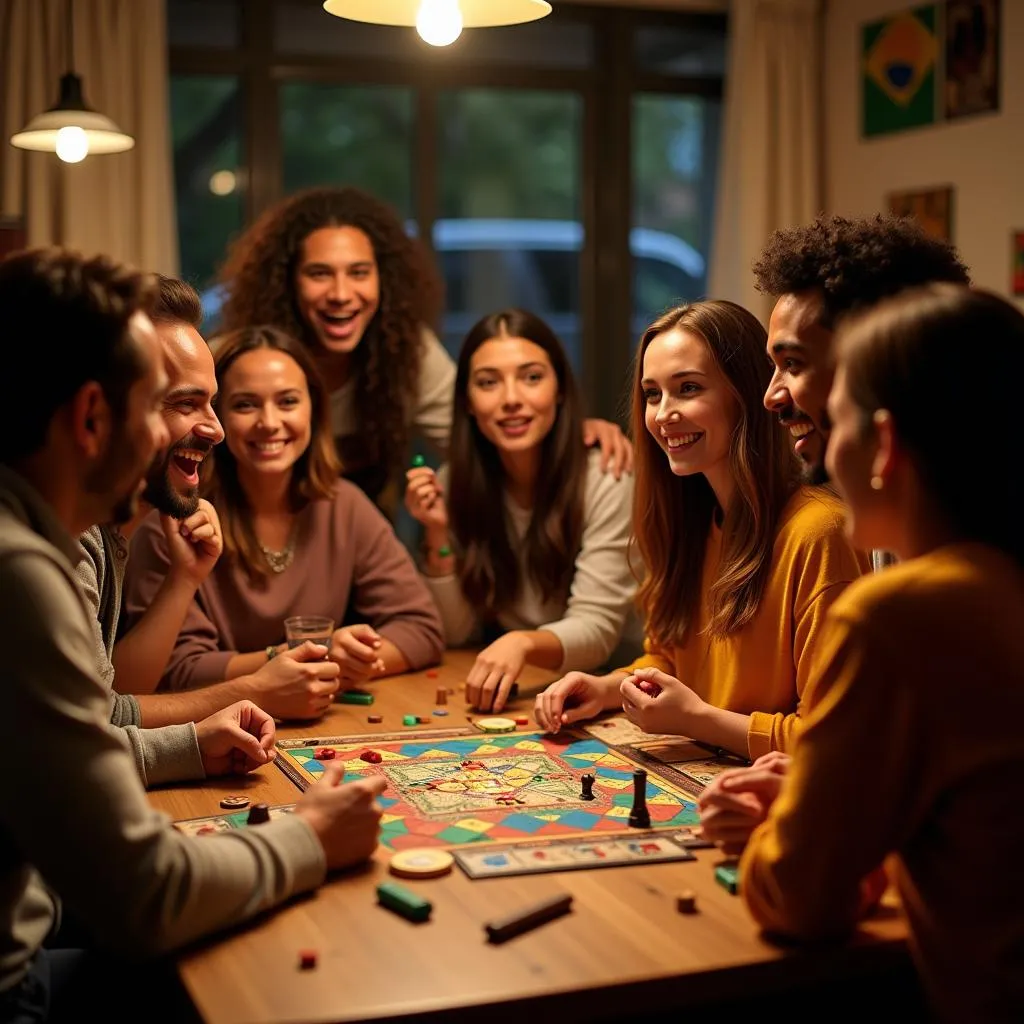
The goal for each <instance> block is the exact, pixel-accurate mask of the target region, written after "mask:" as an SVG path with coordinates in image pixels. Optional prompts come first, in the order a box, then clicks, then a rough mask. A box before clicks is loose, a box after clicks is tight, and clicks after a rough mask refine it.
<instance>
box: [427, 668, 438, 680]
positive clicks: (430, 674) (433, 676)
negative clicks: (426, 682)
mask: <svg viewBox="0 0 1024 1024" xmlns="http://www.w3.org/2000/svg"><path fill="white" fill-rule="evenodd" d="M427 678H428V679H436V678H437V669H436V668H432V669H430V671H429V672H427Z"/></svg>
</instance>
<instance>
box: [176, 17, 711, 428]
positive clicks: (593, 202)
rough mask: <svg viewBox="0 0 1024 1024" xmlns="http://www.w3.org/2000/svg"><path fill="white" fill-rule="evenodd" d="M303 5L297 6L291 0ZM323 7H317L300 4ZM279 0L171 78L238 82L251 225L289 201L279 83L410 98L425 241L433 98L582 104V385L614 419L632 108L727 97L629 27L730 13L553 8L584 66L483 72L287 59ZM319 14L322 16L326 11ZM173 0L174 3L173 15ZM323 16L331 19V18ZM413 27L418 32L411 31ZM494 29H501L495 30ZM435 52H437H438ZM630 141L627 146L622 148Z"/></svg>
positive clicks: (629, 340)
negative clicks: (277, 34) (645, 62)
mask: <svg viewBox="0 0 1024 1024" xmlns="http://www.w3.org/2000/svg"><path fill="white" fill-rule="evenodd" d="M292 2H293V3H294V2H296V0H292ZM299 2H304V3H307V4H308V5H309V6H310V7H315V8H317V9H320V8H321V3H320V0H299ZM274 9H275V0H244V2H243V3H239V11H238V21H239V36H240V45H239V46H238V47H237V48H236V49H233V50H228V49H215V48H206V47H200V46H195V47H181V46H174V47H171V48H170V51H169V73H170V74H171V75H172V76H173V75H192V74H197V75H198V74H215V75H229V76H237V77H238V79H239V88H240V92H241V96H242V110H243V112H244V114H243V124H242V126H241V128H242V133H241V151H242V157H243V160H244V163H245V168H246V171H247V173H246V175H244V176H243V177H242V179H241V180H243V181H244V182H245V185H244V196H243V210H244V224H250V223H252V221H253V220H254V219H255V218H256V217H257V216H259V214H260V213H261V212H262V211H263V210H265V209H266V208H267V207H268V206H271V205H272V204H274V203H275V202H277V201H278V200H279V199H280V198H281V197H282V194H283V188H282V170H283V154H282V149H281V135H280V130H279V123H280V110H279V105H278V87H279V85H280V84H281V83H282V82H287V81H291V80H303V81H316V82H325V83H331V84H336V85H349V86H353V85H355V86H358V85H391V86H405V87H408V88H411V89H412V90H413V93H414V114H413V123H414V127H413V140H412V148H413V159H414V161H415V165H416V167H417V173H416V174H415V175H414V176H413V197H412V199H413V209H414V211H415V219H416V221H417V223H418V225H419V234H420V237H421V238H422V239H424V240H425V241H426V242H427V243H428V244H430V240H431V239H432V237H433V226H434V222H435V221H436V220H437V219H438V205H439V201H440V193H439V187H438V186H439V182H438V173H439V165H438V158H439V137H438V136H439V132H438V128H439V124H438V106H439V104H438V96H439V94H440V93H441V92H443V91H445V90H450V89H453V88H456V89H457V88H460V87H472V88H486V89H502V88H507V89H541V90H552V91H557V90H568V91H572V92H576V93H578V94H579V95H580V97H581V100H582V105H583V117H582V123H581V138H580V146H581V150H580V182H579V189H580V192H579V196H580V216H581V220H582V222H583V228H584V243H583V248H582V250H581V253H580V332H581V338H580V345H581V363H582V370H581V381H580V384H581V387H582V390H583V393H584V395H585V396H586V400H587V402H586V404H587V408H588V410H589V411H590V412H591V414H592V415H597V416H603V417H605V418H608V419H619V418H620V414H621V413H622V412H623V389H622V381H623V379H624V378H625V375H626V372H627V368H628V366H629V364H630V361H631V360H632V354H633V346H634V344H635V341H636V339H635V338H633V337H632V335H633V322H632V321H633V315H632V307H633V296H632V285H633V267H632V258H631V253H630V245H629V238H630V231H631V229H632V211H633V181H632V160H631V154H632V148H631V145H630V144H629V140H631V139H632V130H633V125H632V106H633V98H634V96H635V95H637V94H639V93H664V94H667V95H678V96H691V97H695V98H700V99H709V100H717V101H721V98H722V95H723V87H724V80H723V78H716V77H710V76H677V75H671V74H663V73H656V72H645V71H644V70H643V69H640V68H637V67H635V66H634V46H633V39H634V30H635V29H637V28H638V27H640V26H643V27H645V28H647V27H657V26H665V27H670V28H673V29H676V30H679V29H683V30H685V29H687V28H690V29H694V30H701V29H713V30H717V31H724V30H725V26H726V23H727V18H726V15H725V14H719V13H713V12H691V11H667V10H657V11H650V10H648V11H644V10H634V9H624V8H616V7H600V6H590V5H586V4H575V3H573V4H567V3H561V4H558V5H557V7H556V8H555V10H554V11H553V12H552V14H550V15H549V16H548V17H549V18H557V19H559V20H560V21H573V22H583V23H585V24H586V25H588V26H589V27H590V30H591V32H592V33H593V40H594V62H593V65H592V66H591V67H589V68H586V69H582V68H579V69H559V68H551V67H535V68H530V67H528V66H516V65H504V64H502V65H487V64H472V63H468V62H463V61H460V62H459V63H458V64H445V63H444V62H443V61H442V60H435V59H430V60H425V61H423V62H422V63H414V62H410V61H407V60H394V61H389V60H380V59H378V58H373V59H365V58H358V57H351V56H346V57H345V59H344V60H338V58H337V57H336V56H332V55H329V54H324V55H320V54H289V53H281V52H277V51H276V50H275V48H274V39H273V34H274ZM321 13H323V12H322V11H321ZM172 16H173V3H169V4H168V17H172ZM323 16H324V17H325V18H326V17H329V15H327V14H324V15H323ZM409 31H410V32H411V31H413V30H412V29H409ZM494 31H500V29H495V30H494ZM438 56H439V57H440V55H438ZM623 140H625V144H623Z"/></svg>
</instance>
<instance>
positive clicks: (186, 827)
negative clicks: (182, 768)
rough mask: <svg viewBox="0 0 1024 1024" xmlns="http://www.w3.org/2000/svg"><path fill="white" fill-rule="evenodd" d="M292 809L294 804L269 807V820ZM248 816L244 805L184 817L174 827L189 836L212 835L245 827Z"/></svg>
mask: <svg viewBox="0 0 1024 1024" xmlns="http://www.w3.org/2000/svg"><path fill="white" fill-rule="evenodd" d="M293 810H295V804H282V805H281V806H279V807H271V808H270V820H271V821H273V820H274V818H278V817H280V816H281V815H282V814H291V813H292V811H293ZM248 817H249V808H248V807H244V808H243V809H242V810H240V811H225V812H224V814H214V815H211V816H210V817H208V818H185V819H183V820H181V821H176V822H175V823H174V827H175V828H176V829H178V831H179V832H184V833H185V834H186V835H189V836H206V835H214V834H216V833H217V832H230V831H231V830H232V829H235V828H245V823H246V819H247V818H248Z"/></svg>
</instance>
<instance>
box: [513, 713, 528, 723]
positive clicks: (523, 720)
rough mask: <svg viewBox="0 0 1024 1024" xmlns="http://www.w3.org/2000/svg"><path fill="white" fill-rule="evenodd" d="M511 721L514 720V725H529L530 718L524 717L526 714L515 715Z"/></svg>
mask: <svg viewBox="0 0 1024 1024" xmlns="http://www.w3.org/2000/svg"><path fill="white" fill-rule="evenodd" d="M512 721H513V722H515V723H516V725H529V724H530V720H529V719H528V718H527V717H526V715H516V717H515V718H513V719H512Z"/></svg>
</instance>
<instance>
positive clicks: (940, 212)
mask: <svg viewBox="0 0 1024 1024" xmlns="http://www.w3.org/2000/svg"><path fill="white" fill-rule="evenodd" d="M889 212H890V213H892V214H895V216H897V217H913V218H914V219H915V220H917V222H918V223H919V224H920V225H921V227H923V228H924V230H925V231H926V232H928V234H929V235H932V236H933V237H934V238H939V239H941V240H942V241H943V242H952V241H953V188H952V186H948V185H947V186H944V187H942V188H930V189H922V190H920V191H913V192H892V193H890V195H889Z"/></svg>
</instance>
